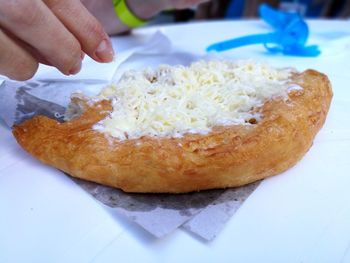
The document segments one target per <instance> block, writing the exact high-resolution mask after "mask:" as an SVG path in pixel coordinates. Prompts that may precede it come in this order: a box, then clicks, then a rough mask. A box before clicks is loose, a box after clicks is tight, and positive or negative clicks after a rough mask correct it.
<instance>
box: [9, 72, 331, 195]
mask: <svg viewBox="0 0 350 263" xmlns="http://www.w3.org/2000/svg"><path fill="white" fill-rule="evenodd" d="M292 78H293V83H295V84H297V85H299V86H300V87H302V89H294V90H291V91H289V93H288V96H289V97H288V98H287V99H286V98H277V99H276V98H275V99H271V100H269V101H267V102H266V103H265V104H264V105H263V106H262V107H261V108H260V109H259V111H260V112H261V115H262V119H261V120H260V121H259V122H258V123H257V124H253V125H232V126H221V127H214V128H213V130H212V132H210V133H209V134H206V135H203V134H186V135H185V136H183V137H181V138H165V137H162V138H154V137H153V138H152V137H142V138H139V139H132V140H124V141H119V140H118V139H116V138H113V137H108V136H106V135H105V134H103V133H101V132H99V131H96V130H93V129H92V126H93V125H94V124H95V123H97V122H98V121H100V120H102V119H104V118H105V117H106V116H107V115H108V114H109V112H110V111H111V110H112V106H111V102H110V101H108V100H103V101H100V102H96V103H95V104H93V105H91V104H90V106H89V104H85V111H84V112H83V114H82V115H81V116H80V117H78V118H76V119H73V120H71V121H68V122H65V123H58V122H57V121H55V120H52V119H49V118H46V117H42V116H38V117H34V118H33V119H31V120H28V121H25V122H24V123H23V124H21V125H17V126H14V128H13V134H14V136H15V137H16V139H17V141H18V143H19V144H20V145H21V146H22V147H23V148H24V149H25V150H26V151H27V152H29V153H30V154H31V155H33V156H34V157H36V158H37V159H39V160H40V161H42V162H43V163H45V164H48V165H51V166H54V167H56V168H58V169H60V170H62V171H64V172H66V173H68V174H70V175H71V176H73V177H78V178H82V179H86V180H89V181H93V182H97V183H101V184H104V185H108V186H112V187H116V188H120V189H122V190H124V191H126V192H140V193H185V192H191V191H199V190H205V189H214V188H227V187H236V186H241V185H244V184H248V183H251V182H254V181H257V180H260V179H262V178H266V177H268V176H272V175H276V174H279V173H281V172H283V171H285V170H287V169H288V168H290V167H292V166H293V165H295V164H296V163H297V162H298V161H299V160H300V159H301V158H302V157H303V155H304V154H305V153H306V152H307V151H308V149H309V148H310V147H311V145H312V142H313V139H314V137H315V135H316V133H317V132H318V131H319V129H320V128H321V127H322V125H323V123H324V121H325V118H326V115H327V112H328V109H329V106H330V102H331V98H332V90H331V85H330V82H329V80H328V78H327V77H326V76H325V75H323V74H321V73H319V72H317V71H314V70H307V71H305V72H303V73H295V74H294V75H293V77H292ZM76 100H77V101H76V103H80V104H84V101H78V99H76Z"/></svg>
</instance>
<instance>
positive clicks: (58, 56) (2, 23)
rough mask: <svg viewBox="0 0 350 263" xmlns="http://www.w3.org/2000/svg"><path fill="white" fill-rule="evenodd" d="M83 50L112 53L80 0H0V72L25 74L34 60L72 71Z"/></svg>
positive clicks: (101, 55)
mask: <svg viewBox="0 0 350 263" xmlns="http://www.w3.org/2000/svg"><path fill="white" fill-rule="evenodd" d="M84 53H86V54H87V55H89V56H90V57H92V58H93V59H94V60H96V61H98V62H110V61H111V60H112V59H113V49H112V46H111V43H110V40H109V37H108V35H107V34H106V33H105V31H104V30H103V28H102V26H101V25H100V23H99V22H98V21H97V20H96V19H95V18H94V17H93V16H92V15H91V14H90V13H89V12H88V11H87V9H86V8H85V7H84V6H83V5H82V3H81V2H80V0H0V74H3V75H5V76H7V77H9V78H12V79H16V80H27V79H29V78H31V77H32V76H33V75H34V74H35V72H36V71H37V68H38V63H45V64H48V65H51V66H54V67H56V68H58V69H59V70H60V71H61V72H62V73H63V74H66V75H71V74H76V73H78V72H79V71H80V68H81V62H82V58H83V57H84Z"/></svg>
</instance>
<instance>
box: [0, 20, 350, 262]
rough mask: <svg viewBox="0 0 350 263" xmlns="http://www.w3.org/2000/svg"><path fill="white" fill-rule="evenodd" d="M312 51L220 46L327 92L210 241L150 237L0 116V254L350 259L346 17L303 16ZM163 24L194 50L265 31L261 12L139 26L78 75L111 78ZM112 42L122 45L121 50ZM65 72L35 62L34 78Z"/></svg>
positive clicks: (81, 258)
mask: <svg viewBox="0 0 350 263" xmlns="http://www.w3.org/2000/svg"><path fill="white" fill-rule="evenodd" d="M310 26H311V32H312V36H311V39H310V41H311V43H316V44H319V45H320V47H321V49H322V50H323V54H322V56H320V57H318V58H297V57H286V56H282V55H271V54H268V53H266V51H265V50H264V48H263V47H262V46H261V45H256V46H251V47H245V48H241V49H237V50H232V51H230V52H227V53H225V55H226V56H229V57H231V58H256V59H260V60H261V59H262V60H265V61H267V62H268V63H270V64H272V65H275V66H294V67H296V68H297V69H299V70H303V69H306V68H314V69H317V70H320V71H322V72H324V73H326V74H327V75H328V76H329V78H330V80H331V82H332V84H333V90H334V99H333V102H332V106H331V110H330V112H329V116H328V119H327V121H326V124H325V126H324V127H323V129H322V130H321V131H320V133H319V134H318V135H317V137H316V139H315V142H314V145H313V147H312V148H311V150H310V151H309V152H308V153H307V154H306V156H305V157H304V158H303V159H302V160H301V161H300V162H299V163H298V164H297V165H296V166H295V167H293V168H292V169H290V170H288V171H287V172H285V173H283V174H282V175H279V176H276V177H273V178H270V179H268V180H265V181H264V182H263V183H262V184H261V185H260V187H259V188H258V189H257V190H256V191H255V192H254V193H253V194H252V195H251V196H250V198H249V199H248V200H247V201H246V202H245V203H244V205H243V206H242V207H241V208H240V210H239V211H238V212H237V213H236V214H235V215H234V217H233V218H232V219H231V220H230V221H229V223H228V224H227V226H226V227H225V229H224V230H223V232H222V233H221V234H219V236H218V237H217V238H216V239H215V240H214V241H212V242H210V243H206V242H203V241H201V240H199V239H197V238H195V237H194V236H191V235H190V234H188V233H187V232H184V231H183V230H177V231H176V232H175V233H173V234H171V235H169V236H167V237H166V238H164V239H156V238H154V237H152V236H151V235H149V234H148V233H146V232H145V231H144V230H142V229H141V228H140V227H139V226H137V225H134V224H133V223H130V222H129V221H128V220H126V219H125V218H123V217H121V216H119V215H117V214H115V213H114V212H113V211H111V210H110V209H109V208H107V207H104V206H101V205H100V204H99V203H97V202H96V201H95V200H94V199H93V198H92V197H91V196H89V195H88V194H87V193H86V192H84V191H83V190H82V189H81V188H79V187H78V186H77V185H76V184H75V183H73V182H72V181H71V180H70V179H69V178H67V177H66V176H65V175H63V174H62V173H61V172H59V171H57V170H55V169H53V168H50V167H47V166H44V165H42V164H40V163H39V162H38V161H36V160H34V159H33V158H32V157H30V156H29V155H28V154H26V153H25V152H24V151H23V150H22V149H21V148H20V147H19V146H18V145H17V144H16V142H15V140H14V139H13V137H12V135H11V133H10V130H8V129H7V128H6V127H5V125H4V124H3V123H1V121H0V262H142V263H146V262H189V261H191V262H202V263H204V262H230V263H232V262H269V263H271V262H317V263H320V262H332V263H334V262H344V263H345V262H350V172H349V171H350V110H349V109H350V86H349V83H350V73H349V65H350V64H349V61H350V22H349V21H310ZM156 30H161V31H162V32H163V33H164V34H165V35H167V36H168V37H169V38H170V39H171V40H173V41H174V42H175V43H176V47H177V48H179V49H182V50H184V51H190V52H194V53H196V54H200V53H204V49H205V47H206V46H207V45H208V44H210V43H212V42H215V41H219V40H223V39H226V38H232V37H237V36H241V35H245V34H251V33H262V32H268V31H269V30H270V29H269V28H268V27H267V26H265V25H264V24H263V23H262V22H260V21H246V22H242V21H240V22H239V21H237V22H232V21H231V22H229V21H226V22H212V23H194V24H184V25H176V26H175V25H174V26H163V27H151V28H144V29H140V30H137V31H135V32H134V34H133V35H131V36H127V37H115V38H113V43H114V46H115V49H116V50H117V59H116V61H115V62H113V63H110V64H107V65H99V64H97V63H94V62H93V61H92V60H90V59H86V60H85V61H84V68H83V70H82V72H81V73H79V74H78V75H77V76H75V78H91V77H94V78H101V79H110V78H111V77H112V75H113V72H114V69H115V67H116V66H117V64H118V63H119V62H120V61H121V60H122V59H123V56H125V54H126V53H127V50H128V49H130V48H132V47H135V46H137V45H139V44H142V43H144V42H145V41H147V40H148V39H149V38H150V36H151V35H152V34H153V33H154V32H155V31H156ZM118 52H119V53H118ZM42 77H46V78H47V77H62V76H61V75H60V74H59V73H58V72H57V71H55V70H53V69H50V68H48V67H44V66H43V67H40V70H39V72H38V74H37V75H36V78H42Z"/></svg>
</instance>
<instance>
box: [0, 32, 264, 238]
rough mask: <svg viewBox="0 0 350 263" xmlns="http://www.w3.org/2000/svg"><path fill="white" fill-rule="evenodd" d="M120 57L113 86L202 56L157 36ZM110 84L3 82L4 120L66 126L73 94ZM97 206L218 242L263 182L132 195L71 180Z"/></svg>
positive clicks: (159, 229) (160, 230)
mask: <svg viewBox="0 0 350 263" xmlns="http://www.w3.org/2000/svg"><path fill="white" fill-rule="evenodd" d="M120 57H122V58H123V61H122V62H121V63H120V64H119V66H118V68H117V70H116V72H115V74H114V77H113V80H112V82H115V81H117V80H118V79H119V78H120V76H121V75H122V73H123V72H124V71H125V70H128V69H139V68H144V67H145V66H149V67H153V66H154V67H156V66H158V65H159V64H165V63H166V64H172V65H174V64H183V65H188V64H190V63H191V62H192V61H194V60H197V59H199V58H200V57H198V56H195V55H193V54H188V53H185V52H181V51H176V50H173V47H172V45H171V42H170V41H169V39H168V38H166V37H165V36H164V35H162V34H161V33H156V34H155V35H154V36H153V38H152V39H151V40H150V42H149V43H147V44H145V45H144V46H140V47H137V48H134V49H132V50H131V51H130V50H129V51H126V53H124V54H121V55H120ZM108 82H109V81H107V80H96V79H82V80H63V79H45V80H31V81H28V82H13V81H4V82H3V83H2V84H1V86H0V118H1V119H3V120H4V121H5V123H6V124H7V125H8V126H9V127H12V126H13V125H14V124H19V123H21V122H23V121H24V120H26V119H30V118H32V117H33V116H35V115H45V116H48V117H50V118H54V119H57V120H58V121H60V122H62V121H63V117H64V112H65V109H66V107H67V105H68V103H69V100H70V95H71V93H73V92H77V91H82V92H83V93H85V94H87V95H90V96H91V95H95V94H97V93H98V92H99V91H100V89H101V88H103V87H104V86H105V85H107V83H108ZM73 180H74V181H75V182H76V183H77V184H78V185H79V186H81V187H82V188H83V189H84V190H86V191H87V192H88V193H89V194H91V195H92V196H93V197H94V198H95V199H97V200H98V201H99V202H101V203H103V204H104V205H107V206H109V207H111V208H113V209H115V210H116V211H118V213H120V214H122V215H124V216H126V217H127V218H129V219H130V220H132V221H134V222H135V223H137V224H139V225H140V226H141V227H143V228H144V229H145V230H147V231H148V232H150V233H151V234H152V235H154V236H155V237H158V238H161V237H164V236H165V235H167V234H169V233H171V232H172V231H174V230H175V229H177V228H179V227H182V228H183V229H185V230H186V231H189V232H192V233H194V234H196V235H198V236H199V237H201V238H203V239H204V240H207V241H210V240H212V239H214V238H215V237H216V236H217V235H218V233H219V232H220V231H221V229H222V228H223V227H224V225H225V223H226V222H227V220H229V219H230V218H231V216H232V215H233V214H234V213H235V212H236V211H237V209H238V208H239V207H240V206H241V205H242V204H243V202H244V201H245V200H246V199H247V198H248V196H249V195H250V194H251V193H252V192H253V191H254V190H255V189H256V187H257V186H258V185H259V182H256V183H253V184H250V185H247V186H244V187H239V188H233V189H227V190H208V191H202V192H196V193H188V194H177V195H174V194H130V193H125V192H123V191H121V190H118V189H114V188H111V187H107V186H102V185H99V184H96V183H92V182H87V181H84V180H80V179H73Z"/></svg>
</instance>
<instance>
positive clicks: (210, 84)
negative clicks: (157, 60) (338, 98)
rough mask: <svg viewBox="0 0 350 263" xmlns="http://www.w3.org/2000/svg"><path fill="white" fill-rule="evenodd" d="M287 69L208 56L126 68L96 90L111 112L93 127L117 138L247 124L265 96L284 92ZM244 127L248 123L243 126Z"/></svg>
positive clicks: (285, 94)
mask: <svg viewBox="0 0 350 263" xmlns="http://www.w3.org/2000/svg"><path fill="white" fill-rule="evenodd" d="M290 74H291V70H290V69H274V68H272V67H270V66H268V65H265V64H260V63H256V62H252V61H238V62H233V61H224V60H210V61H199V62H195V63H193V64H192V65H191V66H189V67H184V66H167V65H163V66H160V67H159V68H158V69H156V70H152V69H146V70H143V71H128V72H126V73H125V74H124V75H123V76H122V78H121V79H120V80H119V82H118V83H117V84H115V85H111V86H108V87H106V88H105V89H103V90H102V92H101V94H100V95H99V97H100V98H107V99H111V100H112V104H113V111H112V112H111V114H110V115H109V116H108V117H107V118H106V119H104V120H102V121H101V122H99V123H98V124H96V125H95V127H94V128H95V129H96V130H99V131H101V132H105V133H107V134H110V135H112V136H114V137H116V138H118V139H120V140H125V139H136V138H140V137H142V136H157V137H181V136H183V135H184V134H186V133H201V134H205V133H208V132H210V131H211V129H212V127H214V126H217V125H237V124H244V125H246V124H247V121H248V120H250V119H251V118H255V119H259V116H258V114H256V113H255V114H253V113H252V112H251V111H252V109H253V108H254V107H258V106H261V105H262V104H263V103H264V102H265V101H266V100H268V99H271V98H274V97H278V96H287V91H288V87H289V85H288V80H289V77H290ZM247 125H248V124H247Z"/></svg>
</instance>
